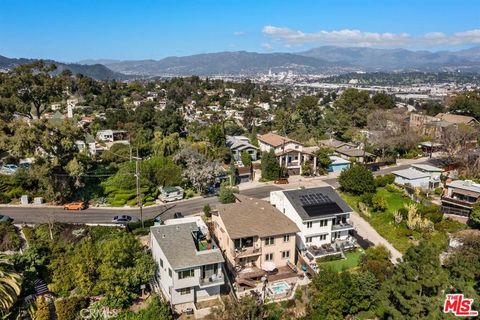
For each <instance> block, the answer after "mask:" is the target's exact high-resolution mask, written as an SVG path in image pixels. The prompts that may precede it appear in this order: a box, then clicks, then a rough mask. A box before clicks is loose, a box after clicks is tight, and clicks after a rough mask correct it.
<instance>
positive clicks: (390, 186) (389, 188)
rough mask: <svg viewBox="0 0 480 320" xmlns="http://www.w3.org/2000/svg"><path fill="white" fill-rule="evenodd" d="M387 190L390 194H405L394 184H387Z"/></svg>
mask: <svg viewBox="0 0 480 320" xmlns="http://www.w3.org/2000/svg"><path fill="white" fill-rule="evenodd" d="M385 190H387V191H388V192H394V193H402V192H403V190H402V189H401V188H399V187H397V186H396V185H394V184H387V185H386V186H385Z"/></svg>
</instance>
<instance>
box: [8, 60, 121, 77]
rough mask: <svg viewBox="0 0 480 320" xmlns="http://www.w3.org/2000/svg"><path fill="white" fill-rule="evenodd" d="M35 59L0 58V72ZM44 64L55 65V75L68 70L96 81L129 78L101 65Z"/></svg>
mask: <svg viewBox="0 0 480 320" xmlns="http://www.w3.org/2000/svg"><path fill="white" fill-rule="evenodd" d="M35 60H37V59H25V58H20V59H15V58H7V57H4V56H0V71H1V70H9V69H12V68H14V67H16V66H19V65H22V64H28V63H32V62H34V61H35ZM45 62H47V63H48V62H51V63H55V64H56V65H57V70H55V72H54V73H55V74H57V73H60V72H62V71H63V70H65V69H68V70H70V71H71V72H72V73H74V74H83V75H86V76H89V77H92V78H94V79H97V80H110V79H115V80H126V79H128V78H131V77H130V76H127V75H125V74H122V73H119V72H115V71H112V70H111V69H109V68H108V67H106V66H105V65H103V64H98V63H95V64H80V63H63V62H57V61H53V60H45Z"/></svg>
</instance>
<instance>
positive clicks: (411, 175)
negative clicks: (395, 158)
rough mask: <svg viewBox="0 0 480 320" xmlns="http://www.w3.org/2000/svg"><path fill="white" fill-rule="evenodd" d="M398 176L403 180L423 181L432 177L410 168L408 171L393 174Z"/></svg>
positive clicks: (398, 171)
mask: <svg viewBox="0 0 480 320" xmlns="http://www.w3.org/2000/svg"><path fill="white" fill-rule="evenodd" d="M392 173H393V174H394V175H396V176H400V177H403V178H407V179H421V178H427V177H430V175H429V174H428V173H425V172H422V171H419V170H415V169H413V168H408V169H403V170H397V171H393V172H392Z"/></svg>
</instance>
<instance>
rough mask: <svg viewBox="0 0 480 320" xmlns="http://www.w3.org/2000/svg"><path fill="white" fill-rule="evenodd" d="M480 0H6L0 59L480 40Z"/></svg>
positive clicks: (0, 9) (0, 17)
mask: <svg viewBox="0 0 480 320" xmlns="http://www.w3.org/2000/svg"><path fill="white" fill-rule="evenodd" d="M479 12H480V2H478V1H472V0H465V1H461V5H459V3H458V2H454V1H445V0H440V1H431V0H425V1H413V0H403V1H401V0H392V1H381V2H380V1H373V0H365V1H358V0H356V1H355V0H344V1H306V0H298V1H287V0H276V1H273V0H265V1H253V0H243V1H238V0H231V1H219V0H204V1H199V0H196V1H195V0H188V1H178V0H177V1H174V0H167V1H149V0H138V1H122V0H119V1H106V0H104V1H102V0H100V1H79V0H71V1H53V0H48V1H47V0H42V1H39V0H37V1H34V0H23V1H22V0H0V30H1V31H0V55H4V56H7V57H12V58H17V57H25V58H45V59H54V60H58V61H65V62H76V61H79V60H85V59H117V60H138V59H155V60H157V59H162V58H165V57H167V56H185V55H192V54H198V53H209V52H219V51H238V50H245V51H255V52H272V51H276V52H277V51H278V52H298V51H303V50H307V49H309V48H313V47H318V46H323V45H334V46H366V47H374V48H407V49H414V50H424V49H427V50H433V51H436V50H445V49H446V50H458V49H462V48H468V47H472V46H478V45H480V14H479Z"/></svg>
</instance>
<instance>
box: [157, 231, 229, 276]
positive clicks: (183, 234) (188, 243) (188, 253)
mask: <svg viewBox="0 0 480 320" xmlns="http://www.w3.org/2000/svg"><path fill="white" fill-rule="evenodd" d="M198 230H199V226H198V225H197V223H195V222H186V223H178V224H177V223H176V224H171V225H161V226H153V227H150V232H151V233H152V234H153V236H154V238H155V240H156V241H157V243H158V245H159V246H160V248H161V249H162V251H163V253H164V254H165V257H166V258H167V260H168V262H169V263H170V265H171V266H172V268H173V269H174V270H178V269H185V268H192V267H197V266H202V265H207V264H214V263H219V262H224V261H225V260H224V259H223V255H222V253H221V251H220V249H218V247H217V245H216V244H215V248H216V249H211V250H205V251H198V250H197V246H196V244H195V240H194V238H193V235H192V232H194V231H198Z"/></svg>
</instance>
